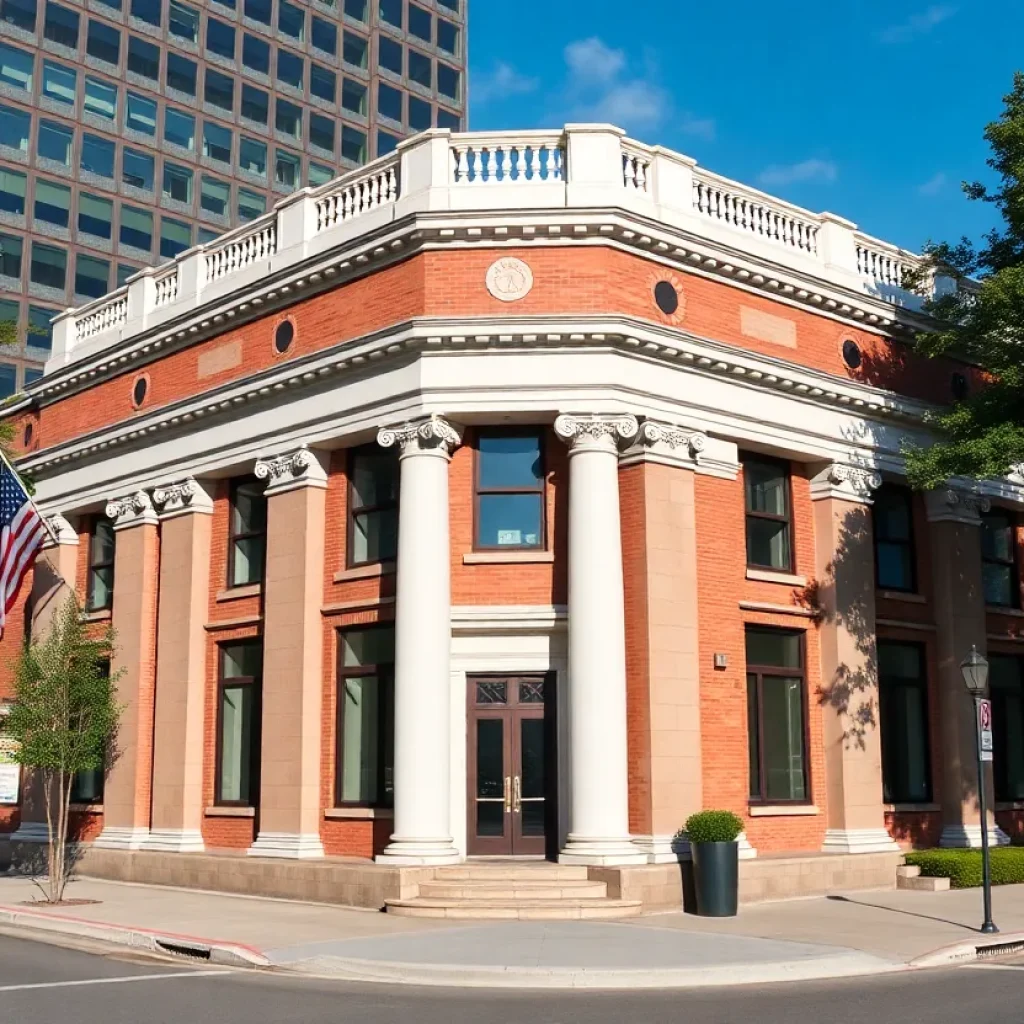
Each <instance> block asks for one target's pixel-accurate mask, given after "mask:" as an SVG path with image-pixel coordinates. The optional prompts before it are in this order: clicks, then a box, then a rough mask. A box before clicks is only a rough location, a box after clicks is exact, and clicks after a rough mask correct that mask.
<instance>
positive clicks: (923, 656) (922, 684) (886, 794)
mask: <svg viewBox="0 0 1024 1024" xmlns="http://www.w3.org/2000/svg"><path fill="white" fill-rule="evenodd" d="M876 642H877V643H878V644H879V645H881V644H886V643H889V644H894V645H899V646H901V647H913V648H914V649H915V650H916V651H917V655H918V665H919V666H920V669H921V675H920V678H919V679H917V680H914V681H911V680H909V679H907V678H906V677H900V680H899V683H900V685H901V686H914V687H915V688H917V689H919V690H920V692H921V698H922V699H921V708H922V712H923V715H924V766H925V772H926V774H927V789H926V794H925V796H924V797H915V796H911V795H910V794H908V793H894V792H892V789H891V787H890V786H888V783H887V780H886V772H885V762H886V756H885V752H886V742H885V727H884V725H883V724H882V718H883V715H882V707H883V704H884V703H885V697H884V695H883V689H884V686H883V682H882V673H881V661H882V659H881V656H880V655H879V656H878V657H877V658H876V661H877V664H878V665H879V672H878V729H879V738H880V740H881V750H882V799H883V800H884V801H885V802H886V803H887V804H930V803H931V802H932V800H934V798H935V779H934V774H935V773H934V771H933V770H932V737H931V728H932V720H931V699H930V692H929V679H928V647H927V645H926V644H924V643H921V642H919V641H914V640H896V639H894V638H892V637H879V638H878V640H877V641H876ZM887 790H888V791H887Z"/></svg>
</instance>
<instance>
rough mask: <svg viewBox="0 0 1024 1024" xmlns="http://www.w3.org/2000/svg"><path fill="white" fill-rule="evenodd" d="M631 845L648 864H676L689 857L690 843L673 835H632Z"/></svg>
mask: <svg viewBox="0 0 1024 1024" xmlns="http://www.w3.org/2000/svg"><path fill="white" fill-rule="evenodd" d="M633 845H634V846H635V847H636V848H637V850H638V851H639V852H640V853H642V854H643V855H644V856H645V857H646V858H647V863H648V864H678V863H679V862H680V861H682V860H689V859H690V844H689V843H688V842H687V841H686V840H685V839H677V838H676V837H675V836H674V835H663V836H633Z"/></svg>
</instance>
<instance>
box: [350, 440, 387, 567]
mask: <svg viewBox="0 0 1024 1024" xmlns="http://www.w3.org/2000/svg"><path fill="white" fill-rule="evenodd" d="M348 478H349V487H348V564H349V565H350V566H355V565H367V564H369V563H371V562H383V561H385V560H386V559H390V558H394V557H395V555H396V554H397V553H398V460H397V459H396V458H395V457H394V455H392V454H391V453H390V452H386V451H382V450H381V449H380V448H379V447H377V446H376V445H373V446H369V445H368V446H367V447H365V448H354V449H353V450H352V453H351V455H350V456H349V477H348Z"/></svg>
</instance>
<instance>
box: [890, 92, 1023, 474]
mask: <svg viewBox="0 0 1024 1024" xmlns="http://www.w3.org/2000/svg"><path fill="white" fill-rule="evenodd" d="M1003 104H1004V107H1003V112H1002V114H1001V115H1000V117H999V120H997V121H993V122H992V123H991V124H989V125H988V126H986V128H985V138H986V140H987V141H988V143H989V146H990V147H991V151H992V155H991V157H990V158H989V160H988V165H989V167H990V168H991V169H992V170H993V171H994V172H995V175H996V176H997V178H998V184H995V185H993V186H991V187H990V186H987V185H983V184H981V183H980V182H965V183H964V185H963V190H964V193H965V194H966V195H967V197H968V198H969V199H972V200H974V201H976V202H982V203H990V204H991V205H992V206H993V207H994V209H995V210H996V211H997V212H998V213H999V215H1000V218H1001V221H1002V223H1001V225H1000V226H999V227H997V228H995V229H993V230H992V231H991V232H989V233H988V234H987V235H986V236H985V238H984V243H983V245H982V246H980V247H976V246H974V245H973V244H972V243H971V242H970V241H969V240H968V239H966V238H964V239H961V241H960V243H959V244H956V245H952V244H949V243H941V244H937V245H936V244H929V245H928V246H926V249H925V255H926V261H925V267H924V268H923V271H922V275H923V274H930V273H933V272H935V273H939V274H943V275H946V276H949V277H952V278H954V279H955V280H956V282H957V284H958V287H957V288H956V289H955V290H954V289H951V290H949V291H948V293H947V294H945V295H942V296H940V297H939V298H936V299H934V300H932V301H930V302H929V303H927V306H926V308H927V311H928V312H930V313H931V314H932V315H933V316H934V317H935V318H936V319H937V321H938V322H939V324H940V327H939V329H938V330H936V331H934V332H931V333H927V334H922V335H920V336H919V338H918V341H917V347H918V350H919V351H921V352H923V353H924V354H925V355H928V356H937V355H951V356H956V357H959V358H962V359H966V360H968V361H969V362H973V363H975V364H977V365H978V366H980V367H982V368H983V369H984V371H985V373H986V374H987V376H988V381H987V384H986V386H984V387H978V388H973V389H972V392H971V394H969V395H968V397H967V398H966V399H965V400H964V401H960V402H957V403H956V404H955V405H953V406H952V407H951V408H949V409H947V410H944V411H942V412H941V413H937V414H935V415H933V416H932V417H930V421H931V423H930V425H931V427H932V428H933V429H934V430H935V432H936V436H937V441H936V443H935V444H933V445H930V446H929V447H927V448H911V449H909V450H908V451H907V469H908V473H909V476H910V480H911V483H912V484H914V485H915V486H917V487H934V486H936V485H938V484H940V483H942V482H943V481H945V480H947V479H948V478H949V477H952V476H957V475H962V476H970V477H977V478H980V477H998V476H1003V475H1004V474H1006V473H1007V472H1009V471H1010V470H1011V469H1012V468H1013V467H1014V466H1016V465H1019V464H1022V463H1024V73H1022V72H1017V74H1016V75H1015V76H1014V80H1013V91H1012V92H1010V93H1009V95H1007V96H1006V97H1004V100H1003ZM918 276H921V275H918Z"/></svg>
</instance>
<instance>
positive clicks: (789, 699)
mask: <svg viewBox="0 0 1024 1024" xmlns="http://www.w3.org/2000/svg"><path fill="white" fill-rule="evenodd" d="M746 648H747V726H748V749H749V756H750V799H751V801H753V802H760V803H770V804H778V803H806V802H807V800H808V791H809V787H808V782H807V751H806V715H807V711H806V698H805V689H806V687H805V685H804V640H803V634H802V633H793V632H788V631H786V630H781V629H763V628H761V627H755V626H748V627H747V636H746Z"/></svg>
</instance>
